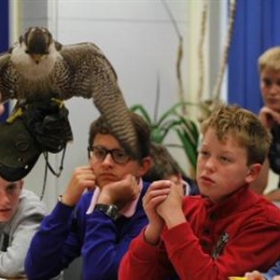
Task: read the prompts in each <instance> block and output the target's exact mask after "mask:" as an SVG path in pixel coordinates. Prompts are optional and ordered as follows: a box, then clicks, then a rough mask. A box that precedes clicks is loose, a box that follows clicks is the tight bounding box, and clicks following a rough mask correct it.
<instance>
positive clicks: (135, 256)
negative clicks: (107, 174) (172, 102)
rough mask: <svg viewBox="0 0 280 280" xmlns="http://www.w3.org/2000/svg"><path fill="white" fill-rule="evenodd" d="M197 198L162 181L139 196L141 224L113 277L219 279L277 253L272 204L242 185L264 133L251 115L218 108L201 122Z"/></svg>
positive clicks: (278, 222)
mask: <svg viewBox="0 0 280 280" xmlns="http://www.w3.org/2000/svg"><path fill="white" fill-rule="evenodd" d="M202 134H203V141H202V144H201V147H200V151H199V156H198V163H197V183H198V186H199V190H200V195H198V196H187V197H184V196H183V193H182V190H181V188H178V187H176V185H175V184H173V183H172V182H170V181H167V180H161V181H156V182H154V183H153V184H152V185H151V186H150V187H149V189H148V191H147V193H146V195H145V196H144V199H143V205H144V209H145V212H146V214H147V216H148V219H149V224H148V225H147V226H146V227H145V228H144V229H143V231H142V232H141V233H140V234H139V235H138V237H136V238H135V239H134V240H133V241H132V243H131V245H130V248H129V251H128V252H127V253H126V255H125V256H124V258H123V259H122V263H121V266H120V270H119V279H120V280H127V279H133V280H143V279H145V280H149V279H150V280H155V279H156V280H161V279H162V280H163V279H181V280H213V279H215V280H225V279H228V277H229V276H242V275H244V273H245V272H247V271H252V270H253V269H256V268H257V269H258V270H260V271H265V270H267V269H268V268H269V267H270V266H271V265H273V264H274V263H275V261H276V260H277V258H279V248H280V209H278V208H277V207H276V206H274V205H273V204H272V203H271V202H269V201H268V200H266V199H265V198H264V197H262V196H260V195H258V194H256V193H255V192H253V191H251V190H250V188H249V185H250V183H252V182H253V181H254V180H256V178H257V177H258V175H259V173H260V170H261V168H262V164H263V162H264V160H265V158H266V156H267V152H268V149H269V145H270V141H271V137H270V134H269V132H268V131H267V130H266V129H265V127H264V126H263V125H262V124H261V122H260V120H259V119H258V117H257V116H255V115H254V114H253V113H251V112H249V111H247V110H245V109H242V108H240V107H238V106H235V105H222V106H220V107H219V108H217V110H216V111H215V112H214V113H213V114H212V115H211V116H210V118H208V119H207V120H206V121H205V122H204V123H203V125H202Z"/></svg>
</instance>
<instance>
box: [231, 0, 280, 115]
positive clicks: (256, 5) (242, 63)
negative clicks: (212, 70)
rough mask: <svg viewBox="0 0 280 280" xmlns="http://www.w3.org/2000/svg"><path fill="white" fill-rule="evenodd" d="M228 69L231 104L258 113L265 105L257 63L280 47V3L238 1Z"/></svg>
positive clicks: (249, 0)
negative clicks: (266, 51) (260, 58)
mask: <svg viewBox="0 0 280 280" xmlns="http://www.w3.org/2000/svg"><path fill="white" fill-rule="evenodd" d="M236 4H237V5H236V18H235V23H234V30H233V38H232V45H231V47H230V51H229V65H228V102H229V103H235V104H239V105H241V106H243V107H245V108H247V109H249V110H251V111H253V112H255V113H258V111H259V109H260V107H261V106H262V105H263V102H262V97H261V92H260V81H259V73H258V66H257V60H258V57H259V55H261V53H263V52H264V51H265V50H266V49H268V48H270V47H272V46H275V45H280V31H279V30H280V1H279V0H236Z"/></svg>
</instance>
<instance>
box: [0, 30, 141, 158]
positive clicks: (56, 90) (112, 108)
mask: <svg viewBox="0 0 280 280" xmlns="http://www.w3.org/2000/svg"><path fill="white" fill-rule="evenodd" d="M0 93H1V95H2V101H5V100H6V99H11V98H16V99H28V100H30V101H32V100H36V99H40V98H41V97H44V98H45V97H46V96H48V95H49V96H50V97H58V98H61V99H63V100H65V99H69V98H71V97H73V96H80V97H84V98H93V102H94V104H95V106H96V107H97V109H98V110H99V112H100V114H101V115H103V116H104V117H105V118H106V120H107V121H108V124H109V125H110V126H111V131H112V134H113V135H114V136H115V137H116V138H117V139H118V141H119V142H120V143H121V145H122V146H123V147H124V149H125V150H126V151H127V152H128V153H129V154H130V155H131V156H133V157H136V158H137V157H138V155H139V151H138V150H137V147H138V145H137V137H136V133H135V129H134V127H133V125H132V123H131V120H130V118H129V116H128V108H127V105H126V103H125V100H124V97H123V94H122V92H121V90H120V88H119V85H118V81H117V75H116V73H115V70H114V68H113V66H112V65H111V63H110V62H109V61H108V59H107V58H106V57H105V55H104V54H103V53H102V51H101V50H100V49H99V48H98V47H97V46H96V45H95V44H93V43H78V44H73V45H65V46H63V45H61V44H60V43H58V42H56V41H54V40H53V39H52V35H51V34H50V32H49V31H48V30H47V29H45V28H37V27H33V28H29V29H28V31H27V32H26V33H25V34H24V35H23V36H21V37H20V40H19V42H18V43H16V44H15V46H14V48H13V49H12V51H11V53H10V54H8V53H5V54H3V55H2V56H0Z"/></svg>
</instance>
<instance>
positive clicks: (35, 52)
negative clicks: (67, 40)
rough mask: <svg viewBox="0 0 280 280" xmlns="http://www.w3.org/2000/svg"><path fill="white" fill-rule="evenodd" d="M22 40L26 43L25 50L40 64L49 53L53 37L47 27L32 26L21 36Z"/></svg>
mask: <svg viewBox="0 0 280 280" xmlns="http://www.w3.org/2000/svg"><path fill="white" fill-rule="evenodd" d="M22 41H24V43H25V44H26V51H25V52H26V53H27V54H29V55H30V56H31V58H32V59H33V60H34V61H35V63H36V64H38V63H39V62H40V61H41V60H42V57H43V56H45V55H47V54H49V47H50V45H51V43H52V42H53V38H52V35H51V33H50V32H49V31H48V30H47V29H46V28H39V27H31V28H29V29H28V30H27V31H26V33H25V34H24V36H22V37H21V38H20V42H22Z"/></svg>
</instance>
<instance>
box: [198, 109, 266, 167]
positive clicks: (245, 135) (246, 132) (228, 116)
mask: <svg viewBox="0 0 280 280" xmlns="http://www.w3.org/2000/svg"><path fill="white" fill-rule="evenodd" d="M209 128H213V129H214V130H215V132H216V135H217V137H218V139H219V140H220V141H222V142H224V141H226V140H227V137H228V136H232V137H233V138H234V139H236V140H237V141H238V143H239V144H240V146H242V147H244V148H245V149H246V150H247V154H248V161H247V164H248V165H250V164H253V163H261V164H262V163H263V162H264V160H265V158H266V156H267V154H268V150H269V147H270V143H271V134H270V132H269V131H268V129H267V128H265V127H264V126H263V124H262V123H261V122H260V120H259V119H258V117H257V116H256V115H255V114H254V113H252V112H250V111H248V110H246V109H244V108H241V107H240V106H238V105H225V104H222V105H220V106H218V107H217V108H216V110H215V111H214V112H213V113H212V114H211V115H210V117H209V118H208V119H206V120H205V121H204V122H203V123H202V127H201V129H202V133H203V135H204V134H205V133H206V131H207V130H208V129H209Z"/></svg>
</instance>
